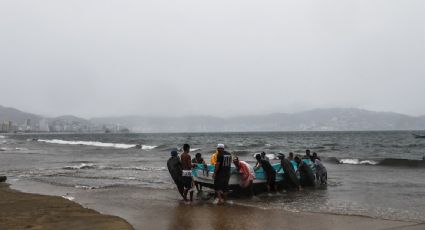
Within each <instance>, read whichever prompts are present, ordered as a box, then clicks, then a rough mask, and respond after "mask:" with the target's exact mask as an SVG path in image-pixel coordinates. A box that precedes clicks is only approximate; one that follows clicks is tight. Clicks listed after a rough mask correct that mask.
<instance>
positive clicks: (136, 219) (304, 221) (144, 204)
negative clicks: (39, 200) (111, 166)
mask: <svg viewBox="0 0 425 230" xmlns="http://www.w3.org/2000/svg"><path fill="white" fill-rule="evenodd" d="M27 186H28V185H25V184H21V185H19V186H18V187H20V188H18V190H24V191H25V192H28V191H32V192H36V193H41V194H46V193H48V194H53V193H55V192H53V193H52V188H54V187H56V186H51V185H49V186H48V187H47V188H46V187H45V186H31V188H30V187H27ZM47 190H49V191H47ZM59 190H62V191H60V192H58V191H59ZM59 190H56V194H61V193H63V191H64V190H63V188H62V189H59ZM65 190H66V189H65ZM71 195H72V196H73V197H75V200H74V201H75V202H78V204H81V205H82V206H83V207H87V208H89V209H94V210H96V211H99V212H101V213H106V214H107V215H113V216H118V217H120V218H123V219H125V220H126V221H128V223H129V224H131V225H132V226H133V227H134V228H135V229H149V230H151V229H152V230H155V229H182V230H183V229H184V230H188V229H189V230H190V229H197V230H198V229H211V230H225V229H254V228H255V229H269V228H277V229H282V228H285V229H315V230H322V229H323V230H328V229H335V230H339V229H347V230H355V229H381V230H386V229H400V230H419V229H424V228H425V223H418V222H411V221H396V220H385V219H377V218H372V217H366V216H359V215H343V214H330V213H315V212H290V211H284V210H275V209H261V208H256V207H249V206H243V205H238V204H234V205H229V204H226V205H223V206H217V205H213V204H211V202H210V201H203V200H195V202H194V203H193V204H191V205H186V204H184V203H183V202H181V201H180V200H179V196H178V193H177V192H176V191H174V190H162V189H151V188H126V187H124V188H123V187H115V188H109V189H94V190H73V192H72V193H71ZM74 229H79V228H74Z"/></svg>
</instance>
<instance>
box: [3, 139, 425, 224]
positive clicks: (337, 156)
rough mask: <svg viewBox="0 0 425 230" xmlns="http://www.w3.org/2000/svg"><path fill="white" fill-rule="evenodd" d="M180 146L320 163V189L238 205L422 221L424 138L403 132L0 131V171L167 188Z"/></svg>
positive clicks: (99, 185)
mask: <svg viewBox="0 0 425 230" xmlns="http://www.w3.org/2000/svg"><path fill="white" fill-rule="evenodd" d="M184 143H189V144H190V145H191V147H192V153H193V155H194V154H195V153H197V152H200V153H202V154H203V157H204V159H206V160H207V161H208V159H209V157H210V155H211V153H212V152H213V151H214V149H215V146H216V144H217V143H224V144H225V145H226V148H227V150H228V151H229V152H233V153H235V154H237V155H238V156H239V158H240V159H242V160H246V161H247V162H249V163H254V158H253V154H254V153H258V152H261V151H265V152H266V153H268V154H270V156H273V154H276V153H278V152H283V153H286V154H287V153H288V152H290V151H292V152H294V153H295V154H304V151H305V149H310V150H311V151H314V152H317V153H318V154H319V156H320V157H321V158H322V160H324V163H325V166H326V167H327V170H328V179H329V182H328V185H327V186H322V187H319V188H316V189H304V190H303V191H300V192H283V193H279V194H276V195H274V196H271V197H269V196H262V195H260V196H258V197H255V199H246V198H235V199H236V200H235V203H236V204H238V205H246V206H253V207H259V208H263V209H284V210H288V211H294V212H299V211H308V212H321V213H336V214H347V215H363V216H370V217H376V218H384V219H393V220H413V221H419V222H424V221H425V178H424V177H425V161H423V160H422V158H423V156H424V154H425V139H420V138H414V137H413V135H412V134H411V132H407V131H394V132H378V131H376V132H272V133H182V134H17V135H3V136H0V175H6V176H8V178H9V179H8V181H9V182H10V183H12V184H13V183H17V182H19V181H34V182H37V183H45V184H49V185H54V186H59V187H61V188H64V189H66V188H72V189H79V190H82V191H85V190H93V189H108V188H111V187H121V186H125V187H127V188H128V189H132V188H134V189H137V188H140V187H148V188H152V189H162V190H163V189H174V185H173V183H172V181H171V178H170V176H169V174H168V171H167V168H166V161H167V159H168V158H169V154H170V151H171V150H173V149H176V148H177V149H180V148H181V146H182V145H183V144H184ZM138 144H139V145H140V146H139V147H140V148H135V146H136V145H138ZM275 161H276V162H278V161H277V160H275Z"/></svg>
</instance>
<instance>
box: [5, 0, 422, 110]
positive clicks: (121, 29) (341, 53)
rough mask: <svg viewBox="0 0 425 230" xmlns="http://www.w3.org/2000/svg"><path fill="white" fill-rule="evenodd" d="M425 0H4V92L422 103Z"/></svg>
mask: <svg viewBox="0 0 425 230" xmlns="http://www.w3.org/2000/svg"><path fill="white" fill-rule="evenodd" d="M424 98H425V1H423V0H417V1H410V0H381V1H376V0H350V1H346V0H334V1H317V0H311V1H310V0H306V1H298V0H293V1H285V0H276V1H273V0H262V1H259V0H257V1H251V0H214V1H199V0H180V1H169V0H137V1H123V0H119V1H118V0H116V1H110V0H92V1H90V0H83V1H77V0H72V1H58V0H52V1H48V0H43V1H18V0H1V1H0V105H4V106H12V107H16V108H19V109H21V110H25V111H28V112H33V113H38V114H42V115H50V116H54V115H63V114H74V115H78V116H83V117H94V116H109V115H124V114H140V115H167V116H175V115H188V114H196V115H217V116H232V115H241V114H263V113H272V112H296V111H301V110H307V109H312V108H328V107H355V108H364V109H371V110H377V111H394V112H401V113H406V114H411V115H425V103H424Z"/></svg>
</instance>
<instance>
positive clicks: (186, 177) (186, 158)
mask: <svg viewBox="0 0 425 230" xmlns="http://www.w3.org/2000/svg"><path fill="white" fill-rule="evenodd" d="M189 152H190V145H189V144H184V145H183V153H182V154H181V156H180V160H181V162H182V170H183V172H182V181H183V188H184V191H183V199H184V201H189V200H188V199H187V194H188V193H189V192H190V202H192V201H193V189H192V161H191V157H190V155H189Z"/></svg>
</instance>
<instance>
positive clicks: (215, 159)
mask: <svg viewBox="0 0 425 230" xmlns="http://www.w3.org/2000/svg"><path fill="white" fill-rule="evenodd" d="M217 155H218V150H215V152H214V153H213V154H212V155H211V160H210V161H211V165H215V164H216V163H217Z"/></svg>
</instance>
